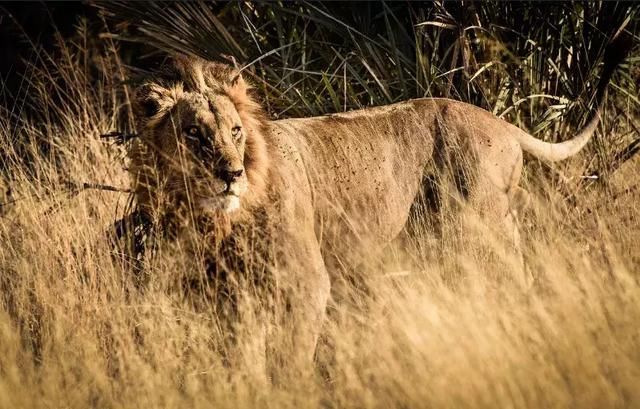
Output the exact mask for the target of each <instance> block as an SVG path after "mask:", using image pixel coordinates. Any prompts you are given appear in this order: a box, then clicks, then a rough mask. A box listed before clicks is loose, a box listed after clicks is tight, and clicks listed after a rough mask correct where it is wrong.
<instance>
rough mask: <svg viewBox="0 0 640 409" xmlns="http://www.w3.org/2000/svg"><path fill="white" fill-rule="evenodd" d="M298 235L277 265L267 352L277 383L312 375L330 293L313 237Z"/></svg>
mask: <svg viewBox="0 0 640 409" xmlns="http://www.w3.org/2000/svg"><path fill="white" fill-rule="evenodd" d="M299 233H301V232H298V233H296V236H297V239H296V240H295V241H293V242H289V243H295V244H294V245H292V246H291V248H289V249H286V250H287V252H286V254H285V253H282V256H283V257H282V261H281V262H280V263H278V264H279V265H278V274H277V286H278V291H277V294H278V298H279V302H278V303H276V305H277V311H276V317H277V319H276V323H275V326H274V328H273V332H272V335H273V336H271V337H269V339H270V342H269V343H268V349H267V365H268V367H269V372H270V374H271V376H272V379H273V380H274V381H275V382H276V383H280V384H284V383H286V382H287V381H288V380H289V379H291V380H294V379H297V380H299V379H300V378H303V379H304V378H305V377H307V376H309V375H311V374H312V372H313V370H314V364H313V359H314V353H315V349H316V345H317V343H318V338H319V336H320V332H321V330H322V328H323V325H324V320H325V310H326V306H327V302H328V299H329V293H330V280H329V275H328V274H327V271H326V269H325V266H324V262H323V259H322V256H321V254H320V247H319V245H318V243H317V240H316V239H315V235H304V234H302V235H300V234H299ZM309 233H310V234H312V233H313V231H311V232H309ZM301 236H302V237H301ZM311 238H312V239H311Z"/></svg>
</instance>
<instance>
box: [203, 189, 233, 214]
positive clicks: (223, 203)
mask: <svg viewBox="0 0 640 409" xmlns="http://www.w3.org/2000/svg"><path fill="white" fill-rule="evenodd" d="M196 204H197V206H198V208H200V209H201V210H202V211H203V212H205V213H206V212H215V211H223V212H225V213H233V212H235V211H236V210H238V209H239V208H240V196H238V195H236V194H233V193H230V192H227V193H220V194H218V195H215V196H213V197H204V198H199V199H198V200H197V201H196Z"/></svg>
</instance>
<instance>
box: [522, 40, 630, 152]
mask: <svg viewBox="0 0 640 409" xmlns="http://www.w3.org/2000/svg"><path fill="white" fill-rule="evenodd" d="M631 45H632V39H631V36H627V35H624V34H619V35H616V36H615V37H614V38H613V39H612V40H611V42H610V43H609V44H608V45H607V48H606V50H605V52H604V68H603V71H602V75H601V76H600V82H598V87H597V90H596V104H597V109H596V111H595V113H594V114H593V116H592V117H591V118H590V119H589V121H588V122H587V124H586V125H585V126H584V128H582V129H581V130H580V132H578V134H577V135H576V136H574V137H573V138H571V139H569V140H568V141H565V142H561V143H549V142H544V141H541V140H539V139H536V138H534V137H533V136H531V135H529V134H527V133H525V132H522V133H519V134H517V135H515V137H516V139H517V140H518V142H519V143H520V146H521V147H522V149H523V150H524V151H526V152H529V153H530V154H532V155H533V156H535V157H537V158H539V159H544V160H547V161H550V162H556V161H561V160H563V159H567V158H569V157H571V156H573V155H575V154H576V153H578V152H580V150H582V148H584V146H585V145H586V144H587V142H589V140H590V139H591V137H592V136H593V134H594V132H595V130H596V127H597V126H598V122H599V121H600V116H601V114H602V109H603V106H604V100H605V98H604V96H605V93H606V90H607V85H608V84H609V80H611V76H612V75H613V73H614V71H615V70H616V68H617V67H618V65H620V63H621V62H622V60H624V58H625V57H626V56H627V54H628V53H629V51H630V49H631Z"/></svg>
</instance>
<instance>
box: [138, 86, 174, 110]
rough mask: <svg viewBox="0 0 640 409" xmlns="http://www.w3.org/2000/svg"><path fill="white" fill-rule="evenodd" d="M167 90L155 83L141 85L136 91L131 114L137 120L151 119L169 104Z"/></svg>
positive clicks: (169, 97)
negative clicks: (137, 118)
mask: <svg viewBox="0 0 640 409" xmlns="http://www.w3.org/2000/svg"><path fill="white" fill-rule="evenodd" d="M171 100H172V98H171V96H170V93H169V90H167V89H166V88H164V87H161V86H160V85H158V84H155V83H147V84H143V85H141V86H140V87H138V89H136V91H135V94H134V100H133V113H134V114H135V115H136V116H137V117H139V118H151V117H153V116H155V115H157V114H158V113H160V112H161V111H164V110H166V109H167V107H168V106H169V105H170V104H171Z"/></svg>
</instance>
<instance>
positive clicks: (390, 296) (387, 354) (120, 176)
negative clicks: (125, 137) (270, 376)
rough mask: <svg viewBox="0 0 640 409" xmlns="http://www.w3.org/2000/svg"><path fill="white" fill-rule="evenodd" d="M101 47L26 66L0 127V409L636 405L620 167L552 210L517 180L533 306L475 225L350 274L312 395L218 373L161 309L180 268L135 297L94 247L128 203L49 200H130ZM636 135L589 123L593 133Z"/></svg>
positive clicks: (638, 390)
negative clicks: (355, 281) (467, 235)
mask: <svg viewBox="0 0 640 409" xmlns="http://www.w3.org/2000/svg"><path fill="white" fill-rule="evenodd" d="M81 33H82V31H81ZM81 38H82V36H81ZM104 47H105V49H104V53H103V54H100V53H98V55H102V57H99V58H98V57H96V53H94V52H90V50H88V49H87V47H86V46H85V45H84V44H83V43H82V42H77V43H73V44H61V47H60V49H59V54H56V56H57V57H56V58H52V57H51V56H49V55H47V54H40V55H41V58H40V60H38V61H35V62H34V65H33V73H31V74H30V75H28V76H27V79H28V80H29V81H28V83H27V84H26V85H25V86H28V87H29V88H28V90H29V94H31V95H32V97H31V98H28V99H25V102H28V103H30V104H35V106H33V107H32V108H34V109H32V110H30V113H29V114H28V115H27V114H26V113H24V112H26V111H21V110H20V106H21V104H20V102H21V101H16V104H15V106H14V107H10V108H9V109H6V110H3V111H2V114H1V115H0V123H1V124H2V127H0V149H1V150H2V152H3V153H4V154H3V157H2V168H3V173H2V180H1V181H0V183H1V186H2V192H3V195H4V197H3V198H2V202H3V203H10V204H8V205H3V207H2V208H1V210H0V212H1V219H0V243H2V244H1V246H0V272H1V274H2V276H1V280H0V282H1V285H2V307H1V308H0V407H6V408H18V407H55V408H57V407H69V408H76V407H77V408H84V407H125V408H131V407H278V408H280V407H491V408H493V407H534V408H537V407H562V408H564V407H594V408H596V407H597V408H602V407H636V406H638V405H640V325H639V324H640V283H639V282H638V278H639V277H638V271H639V266H640V257H639V254H640V253H638V244H637V243H638V241H639V240H640V220H639V219H640V216H639V214H640V213H639V212H638V204H637V203H638V200H639V199H640V195H639V194H638V192H637V189H636V185H635V183H637V182H636V181H635V180H634V179H637V178H636V177H635V175H637V172H638V168H639V166H640V164H639V163H638V162H637V160H636V161H630V162H627V163H626V164H625V165H624V167H623V168H621V169H619V170H618V171H617V172H616V173H615V174H613V175H612V176H611V179H610V182H609V185H608V187H607V188H606V189H605V188H602V187H597V186H596V187H593V186H592V187H588V188H584V187H583V186H582V185H580V184H577V183H575V181H573V180H568V181H567V182H566V183H567V185H568V189H569V190H570V191H572V192H573V193H574V194H573V197H572V201H569V202H568V201H566V200H565V196H564V191H565V190H566V189H564V190H562V191H560V190H558V187H557V184H556V182H549V183H545V182H544V181H539V180H537V179H535V178H533V177H532V178H529V179H528V180H527V183H528V184H529V188H530V190H532V191H533V192H534V193H535V194H534V201H533V204H532V206H531V209H530V210H529V211H528V213H527V214H526V215H524V218H523V222H522V228H523V232H524V238H523V242H524V243H525V245H524V248H525V257H526V261H527V265H528V266H529V268H530V270H531V274H532V275H533V277H534V278H535V282H534V285H533V286H532V287H523V286H521V285H520V284H519V282H518V281H515V280H512V279H511V278H510V277H511V274H510V265H509V262H510V260H509V259H508V258H505V259H503V260H497V261H495V260H494V262H487V261H486V260H484V258H483V257H482V256H481V255H482V254H483V251H481V250H483V249H486V248H489V249H490V250H493V251H495V252H496V254H500V249H501V246H502V245H501V243H500V240H499V239H498V238H495V237H492V236H491V235H490V234H489V233H488V232H487V231H486V227H484V226H483V225H482V223H481V222H479V223H477V225H476V226H470V227H469V228H475V229H478V230H479V231H478V232H476V233H478V234H477V235H476V237H478V236H479V237H483V238H484V240H483V241H482V242H474V243H468V242H467V243H464V244H465V245H466V246H467V250H470V251H465V252H464V254H465V256H462V255H461V254H460V253H459V252H458V251H457V250H458V248H459V247H458V246H459V245H460V243H457V242H456V240H455V238H452V239H451V240H446V239H445V240H435V239H433V238H424V241H420V242H416V243H412V244H413V246H412V247H414V248H417V250H414V251H413V252H411V254H407V253H406V252H405V251H404V250H403V249H402V248H400V247H399V246H396V247H394V248H392V249H390V250H389V254H388V255H387V257H386V258H385V261H384V262H382V263H377V262H375V263H374V262H372V263H371V265H370V266H364V267H363V270H368V271H369V274H368V275H367V276H366V277H363V280H364V281H366V287H367V291H366V292H362V291H357V290H356V289H354V292H355V293H357V297H356V298H355V301H356V302H355V303H352V304H338V305H332V307H331V308H332V314H331V316H332V319H331V320H330V321H329V322H328V323H327V325H326V329H325V335H324V338H325V341H324V343H325V344H324V347H325V349H328V350H330V351H329V352H327V351H326V350H323V351H321V353H319V358H318V359H319V362H318V367H319V368H320V369H319V370H318V373H317V374H316V376H315V378H313V379H307V378H300V379H298V380H294V381H291V382H290V383H288V384H286V385H280V386H273V385H270V384H265V383H263V382H262V381H261V380H260V376H258V375H257V374H256V373H255V372H256V371H255V367H254V366H252V365H242V366H232V367H229V366H227V365H225V363H224V362H223V358H222V354H221V353H220V352H219V350H218V346H219V345H220V344H221V343H222V338H224V335H225V334H224V333H221V332H220V331H219V328H218V326H217V323H216V317H215V316H214V314H213V313H212V312H211V311H207V309H206V308H194V306H193V305H192V303H191V302H189V300H188V299H185V298H184V297H182V296H181V295H180V294H179V293H177V292H175V291H173V290H172V289H173V286H172V283H173V282H174V279H175V277H180V276H187V275H189V274H190V273H191V272H190V271H187V270H188V267H187V266H188V264H187V263H182V262H181V258H179V257H175V255H170V254H168V253H162V252H161V253H160V254H159V255H158V256H157V257H156V258H155V260H154V262H153V265H151V266H150V268H149V269H148V270H147V271H146V274H147V276H146V281H147V282H146V285H145V286H144V289H141V288H140V287H139V285H138V277H136V276H135V275H134V274H132V273H131V272H129V271H126V270H124V269H122V268H121V266H120V265H119V264H118V263H117V262H115V261H114V260H113V258H112V257H111V253H110V252H111V247H110V245H109V243H108V241H107V240H106V239H105V235H106V234H107V232H108V231H109V229H110V228H111V226H112V223H113V221H114V220H116V219H117V218H119V217H120V216H121V215H122V213H123V211H124V210H123V209H124V207H125V206H126V201H127V195H126V194H122V193H114V192H104V191H94V190H87V191H82V192H74V194H65V193H63V192H65V191H66V192H68V191H69V189H68V188H69V186H68V183H67V182H68V181H73V182H77V183H78V182H91V183H105V184H110V185H113V186H119V187H123V188H126V187H127V184H128V179H127V176H126V172H125V171H124V170H123V166H126V164H124V163H123V162H122V161H121V152H120V150H119V149H118V148H117V147H114V146H110V145H108V144H106V143H105V142H104V141H102V140H100V138H99V136H100V135H101V134H103V133H106V132H108V131H110V130H113V129H114V128H118V127H119V126H120V125H121V119H120V118H121V117H122V116H121V114H122V112H123V107H125V110H126V98H127V96H126V93H125V92H124V88H123V87H122V85H121V84H120V81H121V80H122V79H124V77H123V72H124V71H123V68H122V65H121V64H120V63H119V61H118V59H117V53H116V50H115V48H113V47H112V44H110V43H108V42H107V43H106V45H104ZM621 101H622V103H623V104H624V100H621ZM615 102H617V103H619V102H620V100H617V101H615ZM625 121H626V122H625ZM634 121H637V120H636V119H635V118H629V117H627V118H623V119H621V118H620V117H618V116H613V115H605V118H604V125H602V127H601V129H602V130H611V129H613V128H615V129H620V128H621V127H623V125H625V124H626V126H632V125H633V124H634ZM622 122H625V124H621V123H622ZM583 168H585V164H584V160H581V159H577V160H576V161H574V162H571V163H570V165H568V167H567V169H568V170H566V169H565V173H566V174H568V175H579V174H580V173H579V172H580V170H581V169H583ZM578 187H580V189H578ZM572 188H574V189H573V190H572ZM9 189H10V192H9V191H8V190H9ZM76 193H77V194H76ZM475 250H478V251H477V254H479V255H478V256H474V254H476V251H475ZM256 302H258V303H259V302H261V300H256ZM257 328H258V325H256V326H255V329H256V332H258V331H257ZM252 329H253V327H251V326H250V325H249V326H247V327H245V328H244V329H243V330H244V331H245V332H246V333H248V334H251V333H252ZM326 345H330V346H331V347H330V348H326ZM285 347H286V346H284V345H283V346H282V348H285ZM246 348H247V349H251V348H252V346H251V345H249V344H248V345H247V346H246ZM285 351H286V350H285ZM250 352H251V351H248V353H249V354H250ZM249 356H250V355H249ZM256 365H257V363H256Z"/></svg>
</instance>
